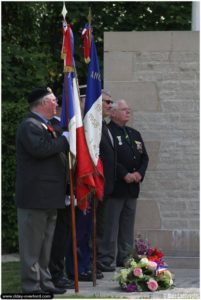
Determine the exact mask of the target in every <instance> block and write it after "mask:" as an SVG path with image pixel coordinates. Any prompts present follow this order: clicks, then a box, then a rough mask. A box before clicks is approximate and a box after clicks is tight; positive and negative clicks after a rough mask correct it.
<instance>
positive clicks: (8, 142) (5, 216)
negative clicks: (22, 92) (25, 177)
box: [1, 100, 27, 253]
mask: <svg viewBox="0 0 201 300" xmlns="http://www.w3.org/2000/svg"><path fill="white" fill-rule="evenodd" d="M26 111H27V105H26V101H25V100H22V101H19V102H17V103H16V102H2V166H1V168H2V251H3V253H11V252H16V251H18V235H17V221H16V219H17V218H16V207H15V203H14V197H15V177H16V156H15V154H16V153H15V136H16V128H17V126H18V124H19V122H20V121H21V120H22V118H23V117H24V115H25V113H26Z"/></svg>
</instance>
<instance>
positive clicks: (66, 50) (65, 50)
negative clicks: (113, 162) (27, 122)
mask: <svg viewBox="0 0 201 300" xmlns="http://www.w3.org/2000/svg"><path fill="white" fill-rule="evenodd" d="M61 14H62V15H63V46H62V58H63V59H64V91H63V96H64V97H63V101H62V102H64V103H63V105H62V113H63V115H64V114H65V116H66V117H67V118H66V124H65V126H67V125H69V109H68V105H67V103H68V101H69V99H68V80H67V76H68V73H67V72H68V71H70V70H71V68H70V67H67V64H69V62H70V64H71V66H72V53H71V47H70V45H68V46H67V43H69V42H70V33H71V28H70V27H69V25H68V24H67V22H66V14H67V9H66V6H65V2H64V3H63V9H62V13H61ZM67 31H68V33H67ZM67 57H68V58H69V57H71V61H70V60H69V59H67ZM64 110H65V112H64ZM63 125H64V124H63ZM68 160H69V177H70V203H71V224H72V244H73V265H74V281H75V293H78V292H79V285H78V259H77V238H76V224H75V196H74V187H73V186H74V185H73V170H72V154H71V152H70V151H69V153H68Z"/></svg>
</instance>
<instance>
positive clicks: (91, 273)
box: [87, 269, 104, 280]
mask: <svg viewBox="0 0 201 300" xmlns="http://www.w3.org/2000/svg"><path fill="white" fill-rule="evenodd" d="M87 273H88V274H90V275H91V278H92V280H93V271H92V270H89V271H88V272H87ZM103 277H104V276H103V273H102V272H101V271H100V270H98V269H97V270H96V279H102V278H103Z"/></svg>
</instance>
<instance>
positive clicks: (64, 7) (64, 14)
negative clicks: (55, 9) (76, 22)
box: [61, 1, 68, 20]
mask: <svg viewBox="0 0 201 300" xmlns="http://www.w3.org/2000/svg"><path fill="white" fill-rule="evenodd" d="M67 13H68V11H67V9H66V4H65V1H64V2H63V9H62V12H61V14H62V16H63V18H64V20H65V18H66V15H67Z"/></svg>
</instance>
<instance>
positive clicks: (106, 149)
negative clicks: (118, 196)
mask: <svg viewBox="0 0 201 300" xmlns="http://www.w3.org/2000/svg"><path fill="white" fill-rule="evenodd" d="M100 158H101V160H102V162H103V171H104V177H105V184H104V196H108V195H110V194H111V193H112V191H113V188H114V180H115V173H116V155H115V145H112V141H111V139H110V137H109V134H108V129H107V126H106V124H105V122H103V126H102V136H101V142H100Z"/></svg>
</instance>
